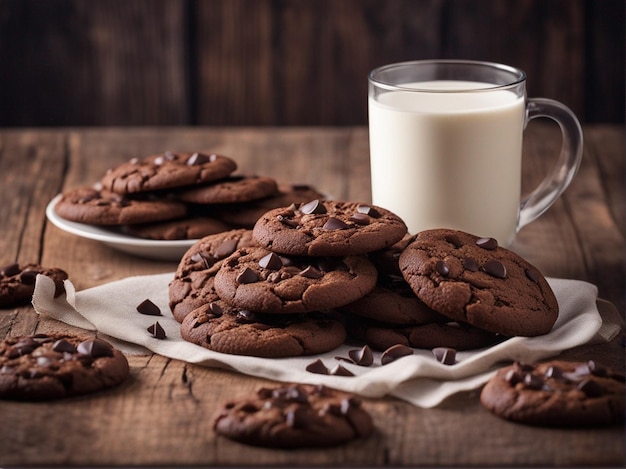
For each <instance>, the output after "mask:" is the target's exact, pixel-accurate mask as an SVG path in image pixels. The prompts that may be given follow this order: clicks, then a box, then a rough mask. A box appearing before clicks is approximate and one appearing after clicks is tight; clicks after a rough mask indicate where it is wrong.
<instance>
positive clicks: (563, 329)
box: [33, 273, 621, 407]
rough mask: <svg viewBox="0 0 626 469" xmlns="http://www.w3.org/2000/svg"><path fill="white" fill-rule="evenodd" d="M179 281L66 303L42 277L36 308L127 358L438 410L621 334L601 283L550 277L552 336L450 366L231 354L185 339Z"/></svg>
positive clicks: (161, 277) (425, 354)
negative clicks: (533, 365)
mask: <svg viewBox="0 0 626 469" xmlns="http://www.w3.org/2000/svg"><path fill="white" fill-rule="evenodd" d="M173 275H174V274H173V273H167V274H158V275H149V276H137V277H129V278H126V279H123V280H118V281H115V282H111V283H108V284H104V285H100V286H97V287H93V288H89V289H87V290H83V291H79V292H76V291H75V288H74V285H73V284H72V283H71V282H70V281H69V280H66V281H65V289H66V292H67V294H66V295H65V296H61V297H59V298H54V290H55V287H54V283H53V281H52V280H51V279H50V278H48V277H45V276H43V275H39V276H38V277H37V282H36V285H35V292H34V295H33V306H34V308H35V311H37V313H39V314H42V315H48V316H51V317H53V318H55V319H57V320H59V321H62V322H65V323H67V324H70V325H73V326H77V327H80V328H83V329H87V330H91V331H97V332H98V333H99V334H100V335H101V336H102V335H106V336H108V339H109V340H110V339H117V340H114V343H115V345H116V346H117V347H118V348H120V349H121V350H122V351H123V352H125V353H127V354H137V353H149V352H148V351H152V352H154V353H158V354H160V355H163V356H166V357H169V358H173V359H178V360H183V361H185V362H189V363H194V364H198V365H202V366H209V367H221V368H228V369H232V370H236V371H238V372H240V373H244V374H247V375H252V376H258V377H264V378H269V379H274V380H278V381H286V382H300V383H313V384H325V385H327V386H329V387H333V388H337V389H342V390H345V391H349V392H353V393H356V394H360V395H363V396H368V397H381V396H384V395H387V394H390V395H393V396H396V397H398V398H401V399H403V400H406V401H408V402H410V403H412V404H414V405H416V406H420V407H433V406H436V405H438V404H439V403H441V402H442V401H443V400H444V399H445V398H446V397H448V396H450V395H452V394H454V393H457V392H459V391H466V390H471V389H475V388H477V387H479V386H481V385H482V384H483V383H485V382H486V381H487V380H488V379H489V378H490V377H491V376H492V374H493V373H494V372H495V370H496V369H497V368H499V367H500V366H503V365H504V364H505V363H509V362H511V361H513V360H520V361H526V362H532V361H536V360H539V359H542V358H547V357H550V356H554V355H557V354H559V352H561V351H563V350H566V349H569V348H572V347H575V346H578V345H581V344H585V343H589V342H606V341H609V340H611V339H612V338H614V337H615V336H616V335H617V334H618V333H619V331H620V330H621V318H620V316H619V313H618V312H617V310H616V309H615V307H613V306H612V305H611V304H610V303H608V302H603V301H602V300H598V302H596V300H597V288H596V287H595V286H594V285H592V284H590V283H586V282H581V281H575V280H563V279H548V281H549V283H550V285H551V286H552V288H553V290H554V293H555V295H556V297H557V299H558V302H559V307H560V314H559V318H558V320H557V322H556V324H555V326H554V328H553V330H552V331H551V332H550V333H549V334H547V335H544V336H540V337H533V338H524V337H515V338H512V339H508V340H506V341H504V342H501V343H499V344H497V345H494V346H492V347H488V348H484V349H479V350H473V351H469V352H459V353H458V354H457V363H456V364H455V365H443V364H441V363H439V362H438V361H437V360H435V359H434V357H433V356H432V353H431V351H430V350H417V349H416V351H415V354H414V355H412V356H407V357H403V358H401V359H399V360H397V361H395V362H392V363H390V364H388V365H385V366H381V365H380V353H375V354H374V356H375V358H374V360H375V361H374V365H372V366H370V367H362V366H358V365H354V364H351V363H346V362H345V361H338V360H337V358H336V357H347V356H348V351H349V350H351V349H355V348H357V347H354V346H349V345H343V346H341V347H340V348H338V349H336V350H333V351H332V352H329V353H325V354H321V355H316V356H308V357H297V358H282V359H266V358H257V357H248V356H238V355H228V354H223V353H218V352H213V351H210V350H207V349H204V348H203V347H200V346H198V345H194V344H191V343H189V342H186V341H185V340H183V339H182V338H181V335H180V324H179V323H178V322H177V321H176V320H175V319H174V318H173V316H172V314H171V312H170V310H169V307H168V284H169V282H170V280H171V279H172V278H173ZM145 299H150V300H151V301H152V302H154V303H155V304H156V305H157V306H159V307H160V309H161V312H162V316H146V315H143V314H140V313H138V312H137V309H136V308H137V306H138V305H139V303H141V302H142V301H143V300H145ZM601 311H602V314H601ZM155 321H158V322H159V324H160V325H161V326H162V327H163V329H164V330H165V332H166V334H167V338H166V339H165V340H159V339H156V338H154V337H153V336H152V335H151V334H150V333H149V332H148V331H147V328H148V327H149V326H151V325H153V324H154V322H155ZM146 349H147V350H146ZM317 358H320V359H321V360H322V361H323V362H324V364H325V365H326V367H328V368H333V367H334V366H336V365H337V364H341V365H342V366H344V367H345V368H347V369H349V370H350V371H352V372H353V373H354V374H355V375H356V376H353V377H344V376H327V375H320V374H314V373H311V372H308V371H306V369H305V368H306V366H307V365H308V364H310V363H311V362H313V361H314V360H316V359H317Z"/></svg>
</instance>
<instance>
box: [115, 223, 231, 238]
mask: <svg viewBox="0 0 626 469" xmlns="http://www.w3.org/2000/svg"><path fill="white" fill-rule="evenodd" d="M121 230H122V232H123V233H126V234H128V235H131V236H136V237H138V238H143V239H156V240H170V241H171V240H177V239H200V238H204V237H205V236H209V235H213V234H217V233H222V232H224V231H229V230H230V227H229V226H228V225H226V224H225V223H223V222H221V221H219V220H216V219H213V218H208V217H191V218H182V219H178V220H170V221H163V222H156V223H143V224H135V225H122V227H121Z"/></svg>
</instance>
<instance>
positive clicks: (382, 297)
mask: <svg viewBox="0 0 626 469" xmlns="http://www.w3.org/2000/svg"><path fill="white" fill-rule="evenodd" d="M414 239H415V237H413V236H411V237H408V236H407V237H405V238H404V239H402V240H401V241H399V242H398V243H396V244H394V245H393V246H391V247H389V248H386V249H383V250H380V251H376V252H374V253H371V254H370V256H369V258H370V260H371V261H372V263H374V265H375V266H376V268H377V269H378V283H377V285H376V288H375V289H374V290H373V291H372V292H371V293H369V294H367V295H366V296H364V297H363V298H361V299H359V300H357V301H355V302H353V303H350V304H348V305H346V306H344V307H343V308H341V311H342V312H344V313H346V314H347V315H348V333H349V335H351V336H352V337H354V338H356V339H358V340H361V341H363V342H365V343H366V344H367V345H369V346H370V347H372V348H374V349H378V350H381V351H384V350H387V349H388V348H390V347H392V346H394V345H397V344H400V345H404V346H408V347H415V348H422V349H434V348H437V347H448V348H453V349H455V350H468V349H475V348H480V347H484V346H486V345H491V344H493V343H494V342H495V341H497V340H498V336H497V335H496V334H493V333H490V332H487V331H483V330H481V329H478V328H476V327H472V326H470V325H468V324H464V323H459V322H457V321H454V320H451V319H449V318H447V317H446V316H444V315H442V314H440V313H438V312H436V311H435V310H434V309H432V308H430V307H429V306H428V305H426V304H425V303H424V302H423V301H422V300H420V298H419V297H418V296H417V295H416V294H415V292H414V291H413V290H412V289H411V288H410V286H409V285H408V283H407V282H406V280H405V279H404V278H403V277H402V273H401V271H400V267H399V265H398V258H399V257H400V254H401V253H402V252H403V251H404V249H405V248H406V247H407V246H408V245H409V244H410V243H411V242H412V241H413V240H414Z"/></svg>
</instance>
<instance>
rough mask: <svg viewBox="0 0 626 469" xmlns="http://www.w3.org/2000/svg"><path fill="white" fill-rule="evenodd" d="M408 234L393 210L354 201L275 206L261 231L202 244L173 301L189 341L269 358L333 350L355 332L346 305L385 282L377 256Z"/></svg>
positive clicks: (184, 263) (182, 272) (186, 262)
mask: <svg viewBox="0 0 626 469" xmlns="http://www.w3.org/2000/svg"><path fill="white" fill-rule="evenodd" d="M406 232H407V229H406V226H405V224H404V222H403V221H402V220H401V219H400V218H399V217H398V216H396V215H394V214H393V213H391V212H389V211H387V210H384V209H382V208H378V207H372V206H366V205H363V204H358V203H353V202H338V201H322V200H320V199H314V200H313V201H310V202H308V203H300V204H292V205H291V206H289V207H283V208H278V209H273V210H270V211H268V212H266V213H265V214H264V215H263V216H261V217H260V218H259V219H258V221H257V223H256V224H255V226H254V229H253V230H234V231H230V232H227V233H223V234H220V235H214V236H209V237H206V238H204V239H203V240H201V241H199V242H198V243H196V244H195V245H194V246H193V247H192V248H191V249H190V250H189V251H188V252H187V253H186V254H185V255H184V256H183V258H182V260H181V262H180V264H179V267H178V270H177V272H176V274H175V278H174V279H173V281H172V282H171V283H170V287H169V293H170V307H171V309H172V311H173V313H174V316H175V317H176V319H177V320H178V321H180V322H181V323H182V325H181V332H182V336H183V338H185V339H186V340H188V341H190V342H193V343H196V344H199V345H202V346H203V347H206V348H208V349H211V350H216V351H219V352H225V353H233V354H243V355H254V356H261V357H287V356H300V355H314V354H319V353H323V352H327V351H330V350H333V349H335V348H336V347H338V346H339V345H341V344H342V343H343V342H344V341H345V339H346V330H345V326H344V322H343V320H342V319H343V318H342V317H340V316H339V313H337V308H340V307H342V306H345V305H347V304H349V303H352V302H354V301H356V300H358V299H360V298H362V297H364V296H365V295H367V294H368V293H369V292H371V291H372V290H373V289H374V287H375V286H376V282H377V279H378V272H377V269H376V267H375V266H374V264H372V262H371V261H370V260H369V259H368V257H367V254H368V253H371V252H374V251H378V250H381V249H384V248H386V247H389V246H390V245H392V244H394V243H396V242H398V241H399V240H400V239H402V238H403V237H404V236H405V235H406ZM194 308H195V309H194Z"/></svg>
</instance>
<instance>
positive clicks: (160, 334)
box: [147, 321, 167, 340]
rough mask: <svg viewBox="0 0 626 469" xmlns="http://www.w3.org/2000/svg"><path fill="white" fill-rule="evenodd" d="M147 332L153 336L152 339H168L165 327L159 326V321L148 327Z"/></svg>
mask: <svg viewBox="0 0 626 469" xmlns="http://www.w3.org/2000/svg"><path fill="white" fill-rule="evenodd" d="M147 331H148V332H149V333H150V334H152V337H154V338H155V339H159V340H163V339H165V338H166V337H167V335H166V334H165V329H163V326H161V324H159V321H157V322H155V323H154V324H152V325H151V326H150V327H148V329H147Z"/></svg>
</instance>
